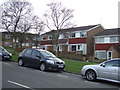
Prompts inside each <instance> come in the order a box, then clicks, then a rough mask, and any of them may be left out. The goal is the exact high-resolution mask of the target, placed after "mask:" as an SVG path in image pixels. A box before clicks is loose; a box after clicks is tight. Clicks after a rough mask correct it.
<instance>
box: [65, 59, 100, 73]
mask: <svg viewBox="0 0 120 90" xmlns="http://www.w3.org/2000/svg"><path fill="white" fill-rule="evenodd" d="M63 61H65V70H66V71H68V72H73V73H78V74H80V72H81V69H82V67H83V66H84V65H92V64H98V63H95V62H86V61H72V60H63Z"/></svg>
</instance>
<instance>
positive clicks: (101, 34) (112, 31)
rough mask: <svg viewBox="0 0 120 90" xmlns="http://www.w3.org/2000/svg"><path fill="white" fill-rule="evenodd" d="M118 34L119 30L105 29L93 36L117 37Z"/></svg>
mask: <svg viewBox="0 0 120 90" xmlns="http://www.w3.org/2000/svg"><path fill="white" fill-rule="evenodd" d="M118 34H120V28H114V29H106V30H104V31H102V32H100V33H98V34H97V35H95V36H105V35H118Z"/></svg>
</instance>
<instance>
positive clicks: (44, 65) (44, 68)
mask: <svg viewBox="0 0 120 90" xmlns="http://www.w3.org/2000/svg"><path fill="white" fill-rule="evenodd" d="M40 70H41V71H45V70H46V64H45V63H41V64H40Z"/></svg>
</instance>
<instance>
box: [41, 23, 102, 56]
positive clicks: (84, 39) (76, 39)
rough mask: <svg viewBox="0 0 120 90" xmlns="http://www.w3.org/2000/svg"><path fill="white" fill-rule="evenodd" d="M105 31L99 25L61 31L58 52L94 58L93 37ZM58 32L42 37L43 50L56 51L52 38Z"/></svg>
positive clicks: (53, 31) (51, 32)
mask: <svg viewBox="0 0 120 90" xmlns="http://www.w3.org/2000/svg"><path fill="white" fill-rule="evenodd" d="M102 31H104V28H103V27H102V26H101V25H100V24H98V25H90V26H82V27H75V28H69V29H61V30H60V35H59V47H58V51H59V52H60V53H61V52H62V53H63V54H64V53H75V54H80V53H82V54H84V55H87V56H88V57H90V56H94V38H93V36H94V35H96V34H98V33H99V32H102ZM54 33H56V30H52V31H50V32H47V33H45V34H42V35H41V41H40V45H41V48H43V49H46V50H49V51H54V50H55V45H54V42H55V41H54V40H52V37H53V35H54Z"/></svg>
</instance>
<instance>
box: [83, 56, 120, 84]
mask: <svg viewBox="0 0 120 90" xmlns="http://www.w3.org/2000/svg"><path fill="white" fill-rule="evenodd" d="M81 74H82V75H83V76H84V77H85V78H86V79H87V80H89V81H94V80H96V79H103V80H108V81H112V82H117V83H120V58H118V59H112V60H108V61H105V62H103V63H101V64H98V65H85V66H84V67H83V68H82V70H81Z"/></svg>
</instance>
